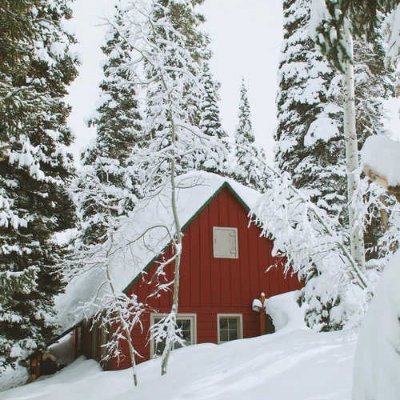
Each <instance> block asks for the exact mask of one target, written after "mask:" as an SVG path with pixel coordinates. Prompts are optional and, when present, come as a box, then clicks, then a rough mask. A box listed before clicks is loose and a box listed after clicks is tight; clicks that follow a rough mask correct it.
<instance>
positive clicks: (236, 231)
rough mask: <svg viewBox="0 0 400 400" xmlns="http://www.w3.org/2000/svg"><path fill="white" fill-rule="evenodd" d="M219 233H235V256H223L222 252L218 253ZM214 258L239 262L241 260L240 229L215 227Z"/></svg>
mask: <svg viewBox="0 0 400 400" xmlns="http://www.w3.org/2000/svg"><path fill="white" fill-rule="evenodd" d="M217 231H228V232H234V234H235V249H236V252H235V254H226V253H225V254H223V255H222V254H221V252H217V251H216V247H217V246H216V232H217ZM213 257H214V258H217V259H231V260H237V259H238V258H239V231H238V228H235V227H228V226H213Z"/></svg>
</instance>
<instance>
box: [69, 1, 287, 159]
mask: <svg viewBox="0 0 400 400" xmlns="http://www.w3.org/2000/svg"><path fill="white" fill-rule="evenodd" d="M114 4H115V0H75V3H74V19H73V21H72V22H71V25H72V29H73V30H74V31H75V32H76V35H77V38H78V41H79V45H78V46H77V48H76V51H77V52H78V54H79V57H80V60H81V63H82V64H81V66H80V75H79V77H78V78H77V80H76V81H75V83H74V84H73V86H72V87H71V90H70V98H69V102H70V104H71V105H72V115H71V118H70V124H71V126H72V129H73V132H74V134H75V136H76V142H75V144H74V146H73V151H74V153H75V154H76V155H78V154H79V151H80V149H81V148H82V147H84V146H85V145H87V144H88V142H89V141H90V140H91V139H92V138H93V137H94V135H95V132H94V130H93V129H89V128H87V125H86V121H87V120H88V119H89V118H90V116H91V115H92V113H93V111H94V110H95V109H96V106H97V104H98V84H99V82H100V80H101V73H102V70H101V66H102V62H103V57H102V54H101V50H100V46H101V45H102V44H103V43H104V34H105V30H106V27H105V24H104V19H105V18H106V17H109V16H111V15H112V12H113V6H114ZM281 4H282V1H281V0H206V2H205V5H204V6H203V8H202V10H203V12H204V14H205V15H206V17H207V24H206V25H205V27H204V28H205V30H206V31H207V32H208V33H209V34H210V36H211V39H212V50H213V52H214V57H213V60H212V64H211V67H212V70H213V72H214V74H215V76H216V78H217V79H218V80H219V81H220V82H221V84H222V87H221V92H220V94H221V113H222V118H223V124H224V127H225V129H227V131H228V132H229V133H230V134H233V131H234V129H235V126H236V123H237V112H238V110H237V108H238V102H239V87H240V81H241V78H242V77H245V79H246V81H247V83H248V86H249V95H250V102H251V106H252V111H253V122H254V128H255V134H256V137H257V140H258V141H259V142H260V143H261V144H262V145H263V146H264V147H265V148H266V151H267V154H268V155H269V156H272V147H273V138H272V136H273V130H274V127H275V121H276V111H275V110H276V109H275V97H276V89H277V68H278V63H279V57H280V47H281V41H282V9H281Z"/></svg>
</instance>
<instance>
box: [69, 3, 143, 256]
mask: <svg viewBox="0 0 400 400" xmlns="http://www.w3.org/2000/svg"><path fill="white" fill-rule="evenodd" d="M122 13H123V11H122V10H121V9H120V8H116V14H115V17H114V24H113V26H112V28H111V30H110V32H109V37H108V40H107V43H106V44H105V46H104V47H103V48H102V50H103V53H104V55H105V56H106V58H107V61H106V63H105V65H104V67H103V73H104V78H103V81H102V82H101V84H100V89H101V97H102V99H103V102H102V104H101V105H100V106H99V107H98V109H97V115H96V117H95V118H94V119H92V120H91V121H90V123H89V125H92V126H95V127H96V129H97V137H96V140H95V143H94V144H93V145H92V146H90V147H89V148H88V149H87V150H86V151H85V152H84V153H83V154H82V164H83V168H82V170H81V171H80V175H79V177H78V180H77V182H76V185H75V192H76V195H77V203H78V205H79V215H80V225H81V226H80V238H79V240H78V242H79V243H81V244H83V245H87V246H90V245H96V244H97V243H100V242H103V241H104V240H105V239H106V234H107V230H108V229H109V228H110V227H112V226H114V224H115V223H116V219H117V218H116V217H118V216H121V215H126V214H127V213H128V212H129V211H130V210H132V209H133V207H134V204H135V200H136V194H137V190H136V188H135V182H134V181H132V179H130V178H129V165H128V159H129V156H130V155H131V152H132V151H133V149H134V147H135V145H137V144H138V143H139V142H140V141H143V140H144V138H143V137H141V119H142V118H141V114H140V110H139V104H138V100H137V95H136V89H137V88H136V85H135V84H134V83H132V81H131V80H130V77H129V73H128V72H127V70H126V68H125V66H126V63H128V62H129V60H130V59H129V56H130V53H129V52H130V50H131V49H130V47H129V44H128V43H127V42H126V41H125V40H124V39H123V38H121V36H120V33H119V29H120V28H121V24H122V16H123V14H122ZM80 251H82V248H80Z"/></svg>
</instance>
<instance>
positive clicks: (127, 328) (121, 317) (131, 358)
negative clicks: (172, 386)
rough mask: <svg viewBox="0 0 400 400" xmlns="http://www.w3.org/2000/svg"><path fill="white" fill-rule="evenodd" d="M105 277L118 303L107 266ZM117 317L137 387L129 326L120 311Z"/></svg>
mask: <svg viewBox="0 0 400 400" xmlns="http://www.w3.org/2000/svg"><path fill="white" fill-rule="evenodd" d="M106 276H107V280H108V284H109V286H110V289H111V293H112V295H113V297H114V299H115V301H118V299H117V295H116V292H115V288H114V285H113V283H112V280H111V274H110V269H109V266H107V270H106ZM118 317H119V320H120V323H121V325H122V329H123V330H124V334H125V337H126V341H127V343H128V348H129V357H130V360H131V365H132V379H133V384H134V385H135V386H137V385H138V378H137V374H136V359H135V349H134V347H133V344H132V337H131V333H130V331H129V325H128V323H127V322H126V320H125V318H124V317H123V316H122V314H121V310H119V311H118Z"/></svg>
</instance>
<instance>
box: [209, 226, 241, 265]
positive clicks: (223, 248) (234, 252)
mask: <svg viewBox="0 0 400 400" xmlns="http://www.w3.org/2000/svg"><path fill="white" fill-rule="evenodd" d="M213 244H214V246H213V247H214V258H239V246H238V230H237V228H225V227H220V226H214V227H213Z"/></svg>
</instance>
